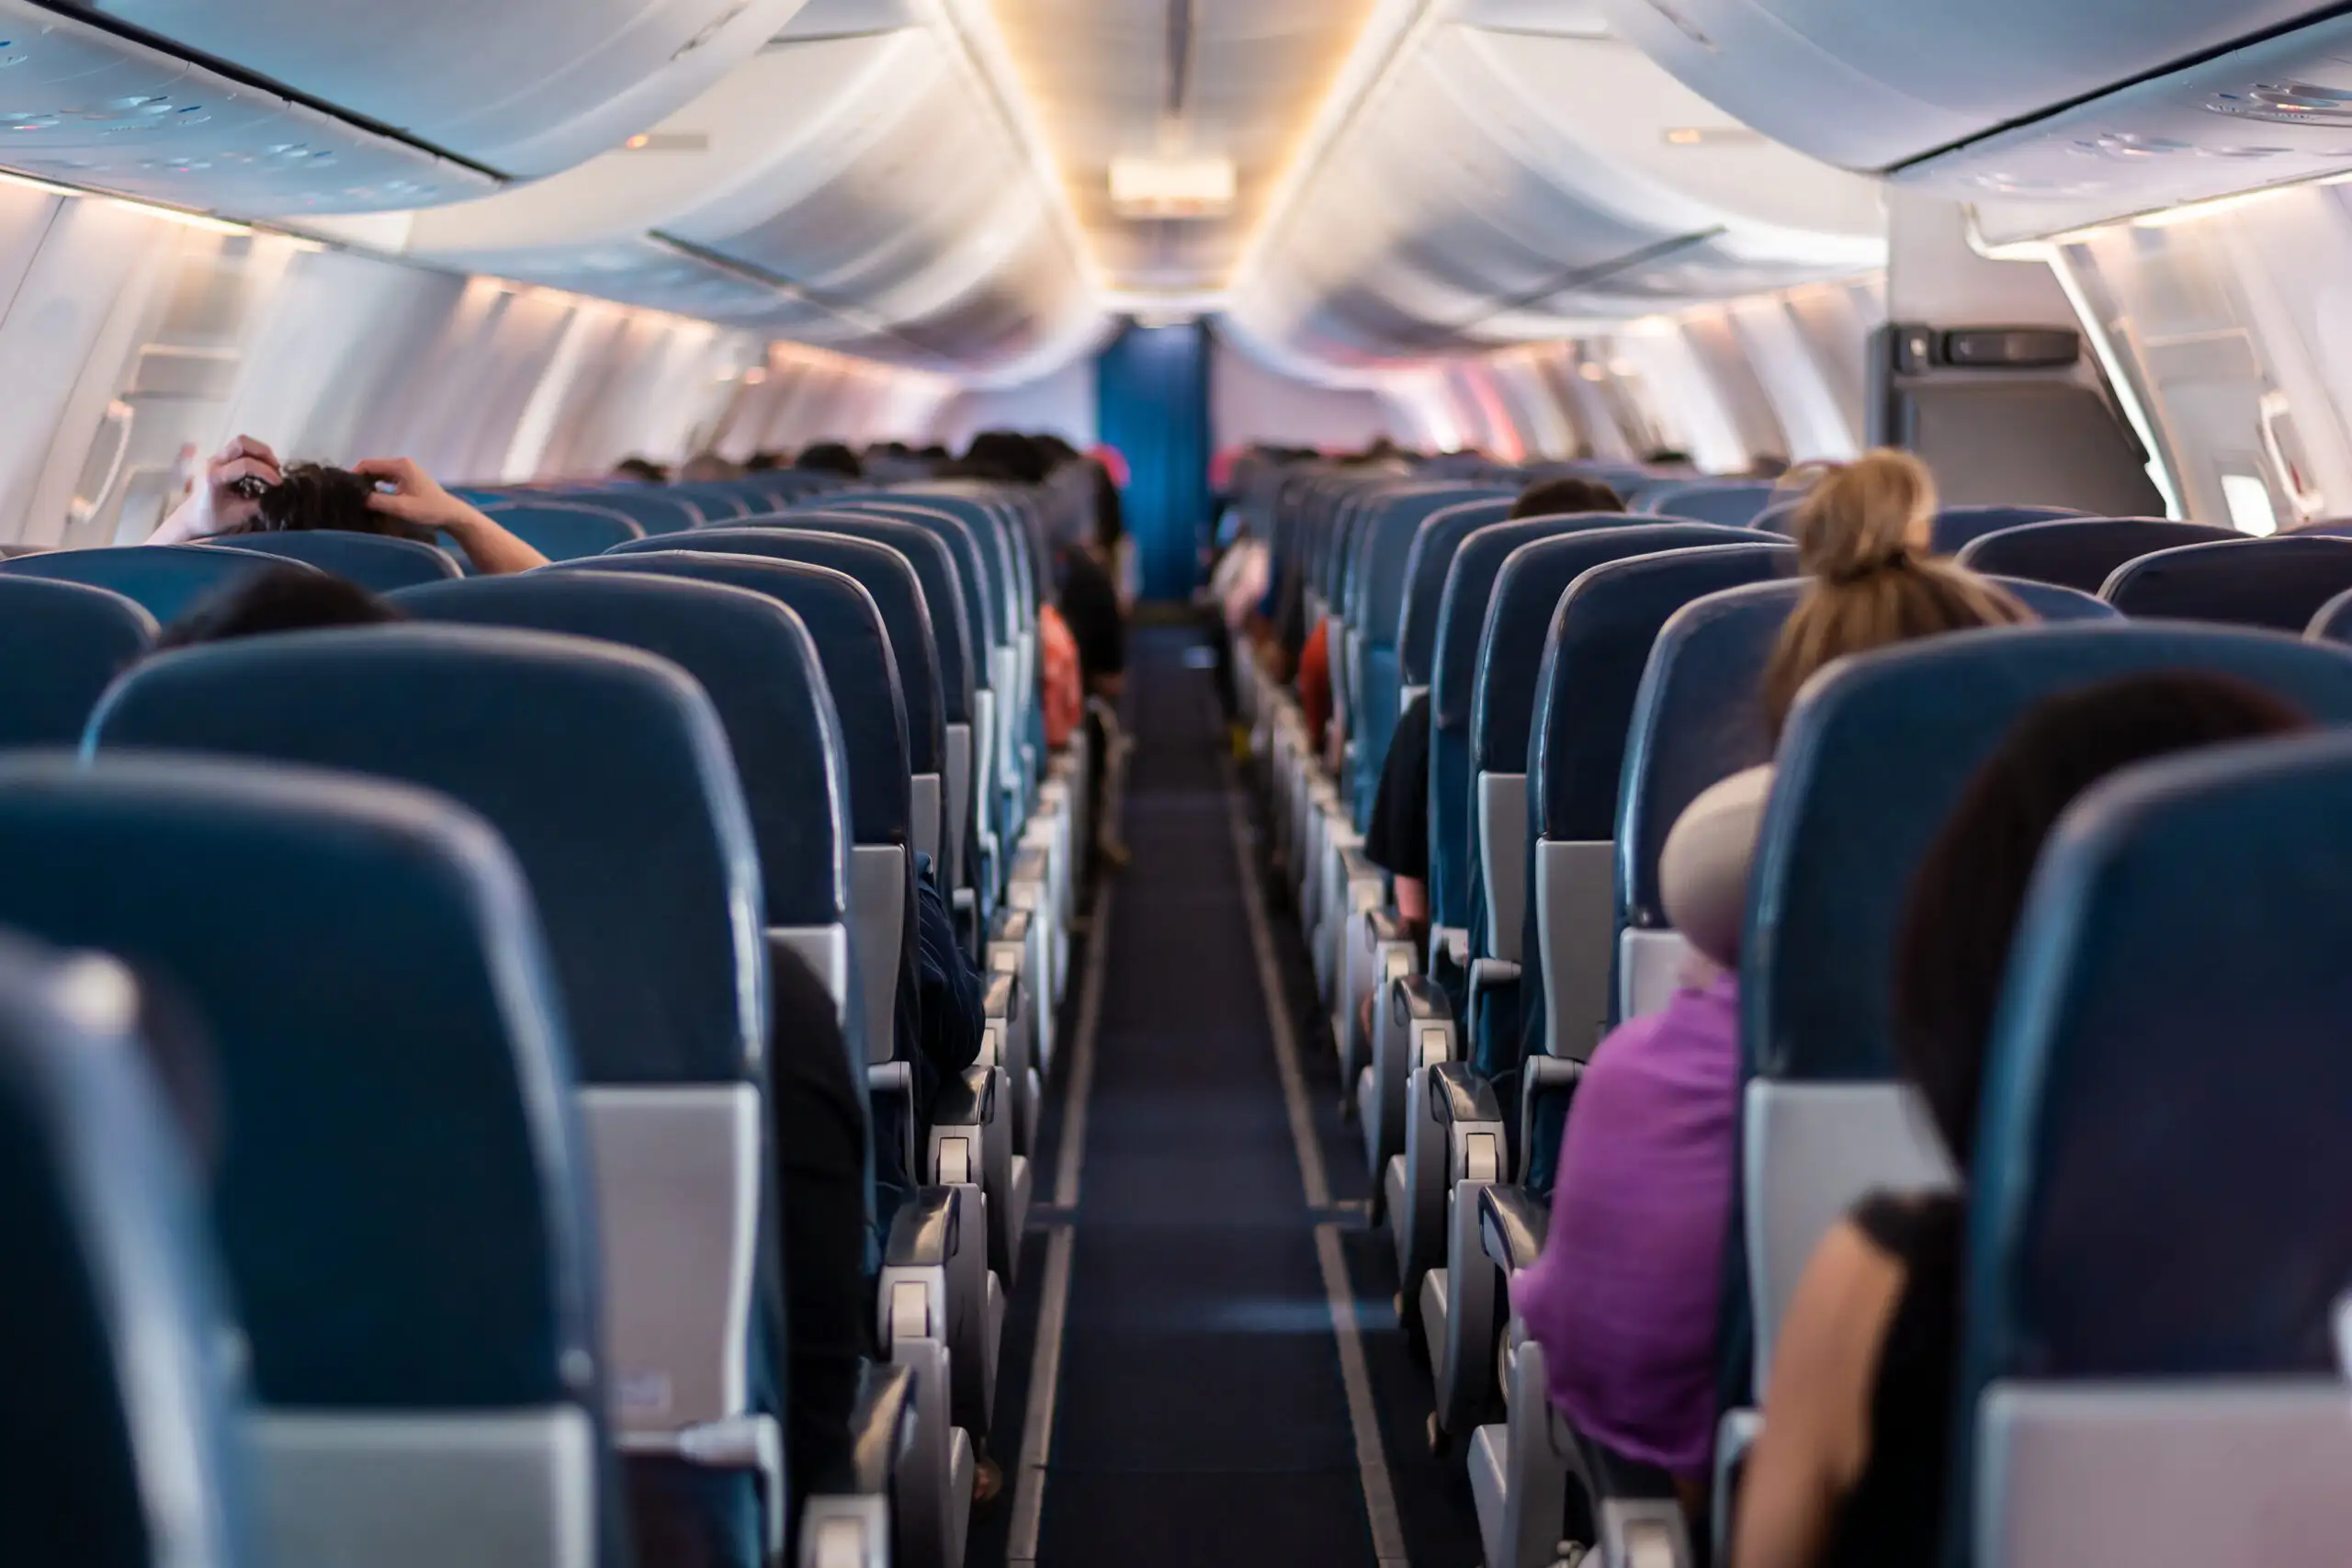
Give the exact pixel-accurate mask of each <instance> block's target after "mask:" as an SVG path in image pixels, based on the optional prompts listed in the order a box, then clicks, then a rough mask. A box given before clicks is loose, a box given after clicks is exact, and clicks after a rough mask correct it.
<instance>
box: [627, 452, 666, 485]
mask: <svg viewBox="0 0 2352 1568" xmlns="http://www.w3.org/2000/svg"><path fill="white" fill-rule="evenodd" d="M613 477H614V478H615V479H636V480H638V481H639V483H642V484H650V485H665V484H668V483H669V482H670V470H669V469H667V468H663V467H662V465H661V464H659V463H656V462H654V461H652V460H651V459H650V458H647V457H623V458H622V459H621V460H620V461H619V462H617V463H615V464H614V465H613Z"/></svg>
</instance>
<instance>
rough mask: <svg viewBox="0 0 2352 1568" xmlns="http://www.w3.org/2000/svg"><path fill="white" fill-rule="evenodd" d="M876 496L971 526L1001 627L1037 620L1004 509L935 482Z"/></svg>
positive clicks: (1022, 626) (1022, 627)
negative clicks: (998, 610)
mask: <svg viewBox="0 0 2352 1568" xmlns="http://www.w3.org/2000/svg"><path fill="white" fill-rule="evenodd" d="M835 499H836V498H835V497H832V496H830V495H829V496H827V497H826V498H825V504H826V505H827V506H831V505H832V504H833V502H834V501H835ZM879 499H881V500H884V501H885V502H896V503H898V504H902V505H910V506H919V507H923V508H925V509H927V510H930V511H932V512H937V513H945V514H946V515H947V516H950V517H954V518H957V519H959V520H961V521H962V522H963V523H964V524H966V525H967V526H969V527H970V529H971V530H972V536H973V537H974V538H975V539H976V540H977V541H978V544H979V546H980V553H981V556H982V557H983V558H984V559H985V561H986V563H987V565H988V569H989V584H990V586H991V589H992V591H993V592H994V593H995V595H996V599H997V603H998V604H999V606H1000V607H1001V616H1002V623H1003V625H1004V626H1007V627H1008V628H1010V629H1011V630H1012V631H1026V630H1028V629H1029V628H1030V627H1031V626H1034V625H1035V624H1036V603H1035V591H1034V582H1033V581H1032V574H1031V573H1030V572H1029V570H1028V562H1027V560H1026V558H1025V551H1024V548H1023V541H1022V540H1021V539H1020V538H1019V537H1018V536H1019V535H1020V532H1021V531H1020V530H1019V529H1018V528H1016V527H1014V526H1013V525H1012V523H1011V522H1010V521H1008V520H1007V519H1006V517H1005V516H1004V514H1003V513H1001V512H999V511H998V510H997V509H996V508H995V507H993V506H991V505H989V503H988V502H985V501H983V500H981V499H980V498H979V497H978V496H977V495H975V494H973V493H971V492H970V491H959V490H955V489H950V488H947V487H945V486H943V485H938V484H925V485H910V486H908V487H907V488H906V489H905V490H902V491H885V492H883V493H882V495H881V496H880V498H879ZM1008 635H1009V634H1008Z"/></svg>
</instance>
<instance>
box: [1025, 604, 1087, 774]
mask: <svg viewBox="0 0 2352 1568" xmlns="http://www.w3.org/2000/svg"><path fill="white" fill-rule="evenodd" d="M1037 685H1038V689H1039V694H1040V695H1041V696H1042V697H1043V698H1044V700H1045V706H1046V750H1049V751H1058V750H1061V749H1062V748H1063V747H1065V746H1068V745H1069V742H1070V738H1071V737H1072V736H1073V735H1076V734H1077V733H1078V727H1079V725H1080V724H1081V723H1083V722H1084V720H1085V718H1086V682H1085V679H1084V677H1082V676H1081V675H1080V673H1079V667H1078V639H1077V638H1076V637H1072V636H1071V635H1070V630H1069V622H1068V621H1065V620H1063V619H1062V613H1061V612H1060V611H1059V610H1057V609H1056V608H1054V606H1052V605H1051V604H1040V605H1038V606H1037Z"/></svg>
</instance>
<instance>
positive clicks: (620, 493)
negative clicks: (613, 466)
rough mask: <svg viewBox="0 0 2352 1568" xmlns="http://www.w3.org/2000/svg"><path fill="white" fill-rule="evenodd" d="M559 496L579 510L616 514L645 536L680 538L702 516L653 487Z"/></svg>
mask: <svg viewBox="0 0 2352 1568" xmlns="http://www.w3.org/2000/svg"><path fill="white" fill-rule="evenodd" d="M560 494H561V496H562V499H564V500H565V501H569V502H575V503H577V504H580V505H582V506H594V507H598V508H600V509H602V510H604V511H606V512H617V513H620V514H621V515H622V516H624V517H626V518H628V519H629V520H630V521H631V522H633V523H635V524H636V525H638V526H639V527H640V528H642V529H644V530H645V531H646V532H647V533H649V534H682V533H684V532H685V531H686V530H687V529H689V528H694V527H698V526H700V525H701V523H702V513H700V512H699V511H697V510H695V507H694V506H693V504H692V503H690V502H685V501H682V500H680V499H679V498H678V497H676V496H674V495H672V494H671V493H670V492H669V491H667V490H666V489H664V488H662V487H660V486H656V485H625V484H616V485H601V486H598V487H596V488H594V489H582V490H574V491H561V492H560Z"/></svg>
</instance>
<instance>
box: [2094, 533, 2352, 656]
mask: <svg viewBox="0 0 2352 1568" xmlns="http://www.w3.org/2000/svg"><path fill="white" fill-rule="evenodd" d="M2346 589H2352V539H2339V538H2335V537H2331V536H2326V535H2311V534H2304V535H2296V536H2289V537H2278V538H2269V539H2245V538H2240V539H2226V540H2221V541H2218V542H2215V543H2211V544H2203V545H2185V546H2182V547H2179V548H2177V549H2170V550H2159V551H2157V552H2156V553H2155V554H2154V555H2146V556H2142V557H2140V558H2137V559H2135V560H2130V561H2126V562H2125V563H2124V564H2123V565H2121V566H2120V567H2117V568H2116V569H2115V572H2114V575H2112V576H2110V577H2109V579H2108V580H2107V585H2106V586H2105V587H2104V588H2102V589H2100V590H2099V596H2100V597H2101V598H2103V599H2105V600H2107V601H2108V603H2109V604H2113V605H2114V606H2115V607H2116V608H2117V609H2119V610H2120V611H2122V612H2123V613H2124V614H2125V615H2131V616H2132V617H2134V618H2136V619H2142V620H2152V619H2166V620H2188V621H2217V622H2221V623H2224V624H2226V625H2230V626H2268V627H2270V628H2271V629H2272V630H2274V631H2288V632H2300V631H2301V630H2302V629H2303V628H2304V627H2305V626H2309V625H2310V624H2311V621H2312V616H2313V615H2317V614H2318V613H2319V609H2320V606H2321V605H2323V604H2326V603H2327V602H2328V601H2329V600H2330V599H2333V598H2334V597H2335V595H2337V594H2338V593H2341V592H2345V591H2346Z"/></svg>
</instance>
